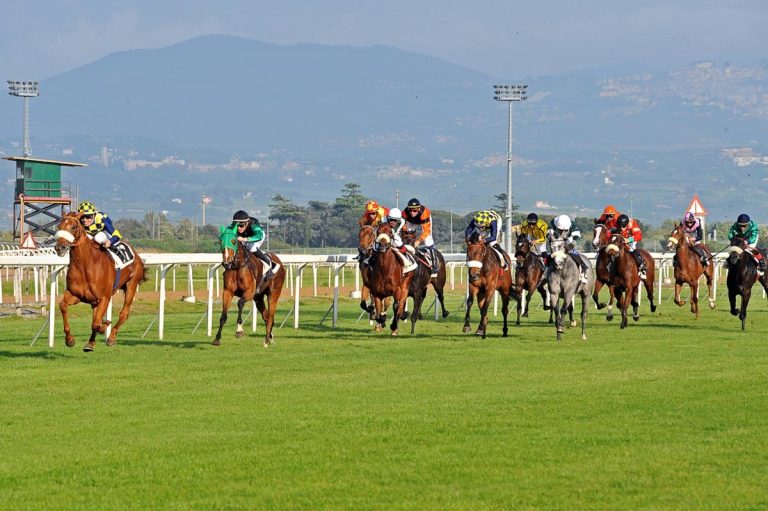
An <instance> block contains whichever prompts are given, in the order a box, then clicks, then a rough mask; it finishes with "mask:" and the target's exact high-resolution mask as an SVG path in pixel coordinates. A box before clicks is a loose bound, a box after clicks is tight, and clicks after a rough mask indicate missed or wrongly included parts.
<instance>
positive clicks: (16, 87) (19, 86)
mask: <svg viewBox="0 0 768 511" xmlns="http://www.w3.org/2000/svg"><path fill="white" fill-rule="evenodd" d="M7 81H8V94H10V95H11V96H16V97H17V98H24V149H23V153H24V156H25V157H27V156H29V155H30V154H32V150H31V149H30V147H29V98H35V97H37V96H39V95H40V82H38V81H37V80H24V81H19V80H7Z"/></svg>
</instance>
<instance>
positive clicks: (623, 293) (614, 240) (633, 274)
mask: <svg viewBox="0 0 768 511" xmlns="http://www.w3.org/2000/svg"><path fill="white" fill-rule="evenodd" d="M636 250H638V251H639V252H640V254H641V255H642V256H643V259H645V264H646V266H647V268H648V269H647V270H646V278H645V279H644V280H643V279H640V275H639V273H638V267H637V261H636V260H635V257H634V256H633V255H632V254H630V253H629V247H628V246H627V242H626V240H625V239H624V237H623V236H622V235H620V234H613V235H611V237H610V239H609V240H608V246H606V247H605V252H606V253H607V254H608V256H609V257H610V258H611V260H610V264H609V265H610V266H611V267H612V271H611V279H610V283H609V285H611V286H613V288H614V292H615V293H616V298H617V303H618V304H619V306H620V307H621V325H620V327H621V328H626V326H627V309H629V305H630V303H631V304H632V319H633V320H635V321H637V320H638V319H640V314H639V313H638V308H639V306H638V300H637V295H638V293H639V285H640V282H643V285H644V286H645V290H646V292H647V293H648V301H649V303H650V305H651V312H655V311H656V304H655V303H653V280H654V275H655V266H654V262H653V258H652V257H651V254H649V253H648V252H647V251H645V250H642V249H636Z"/></svg>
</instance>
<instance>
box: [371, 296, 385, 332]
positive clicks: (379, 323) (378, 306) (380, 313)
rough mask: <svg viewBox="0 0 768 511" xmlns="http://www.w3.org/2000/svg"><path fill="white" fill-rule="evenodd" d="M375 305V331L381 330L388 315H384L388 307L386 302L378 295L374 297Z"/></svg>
mask: <svg viewBox="0 0 768 511" xmlns="http://www.w3.org/2000/svg"><path fill="white" fill-rule="evenodd" d="M373 307H374V319H375V320H376V325H375V326H374V327H373V330H374V332H381V330H382V328H384V323H385V322H386V316H385V315H384V313H385V309H386V302H385V301H384V300H382V299H381V298H378V297H375V296H374V297H373Z"/></svg>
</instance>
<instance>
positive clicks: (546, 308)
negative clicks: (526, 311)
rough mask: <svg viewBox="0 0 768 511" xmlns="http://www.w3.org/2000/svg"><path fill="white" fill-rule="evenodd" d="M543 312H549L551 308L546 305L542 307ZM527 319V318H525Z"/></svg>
mask: <svg viewBox="0 0 768 511" xmlns="http://www.w3.org/2000/svg"><path fill="white" fill-rule="evenodd" d="M542 307H543V309H544V310H545V311H548V310H550V309H551V308H552V307H551V306H550V305H547V304H546V303H545V304H544V305H543V306H542ZM526 317H527V316H526Z"/></svg>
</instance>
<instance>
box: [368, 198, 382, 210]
mask: <svg viewBox="0 0 768 511" xmlns="http://www.w3.org/2000/svg"><path fill="white" fill-rule="evenodd" d="M377 209H379V203H378V202H376V201H375V200H369V201H368V202H366V203H365V210H366V211H376V210H377Z"/></svg>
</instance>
